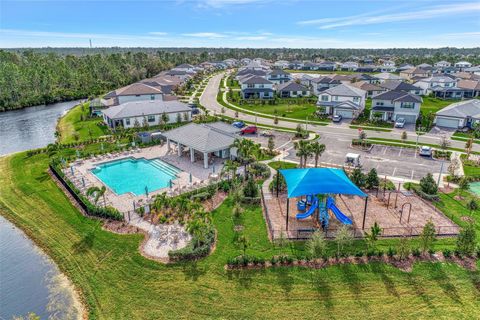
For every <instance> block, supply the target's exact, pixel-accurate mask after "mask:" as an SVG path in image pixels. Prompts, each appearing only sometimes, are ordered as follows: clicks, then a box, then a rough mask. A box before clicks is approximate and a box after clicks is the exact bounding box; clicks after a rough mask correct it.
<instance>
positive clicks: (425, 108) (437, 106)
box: [420, 96, 455, 115]
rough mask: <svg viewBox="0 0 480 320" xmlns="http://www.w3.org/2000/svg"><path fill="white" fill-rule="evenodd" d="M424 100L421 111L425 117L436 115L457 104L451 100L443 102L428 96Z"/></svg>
mask: <svg viewBox="0 0 480 320" xmlns="http://www.w3.org/2000/svg"><path fill="white" fill-rule="evenodd" d="M422 98H423V103H422V106H421V108H420V110H421V111H422V112H423V114H425V115H426V114H428V113H435V112H437V111H439V110H441V109H443V108H445V107H446V106H448V105H450V104H452V103H454V102H455V101H451V100H442V99H438V98H432V97H427V96H424V97H422Z"/></svg>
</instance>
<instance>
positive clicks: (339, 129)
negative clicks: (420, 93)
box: [200, 74, 480, 151]
mask: <svg viewBox="0 0 480 320" xmlns="http://www.w3.org/2000/svg"><path fill="white" fill-rule="evenodd" d="M222 77H223V74H218V75H216V76H213V77H212V78H211V79H210V81H209V82H208V84H207V87H206V88H205V91H204V93H203V94H202V96H201V97H200V103H201V104H202V105H203V106H204V107H206V108H207V109H209V110H210V111H211V112H214V113H217V114H221V111H222V105H221V104H219V103H218V102H217V93H218V90H219V86H220V81H221V79H222ZM224 115H226V116H229V117H235V112H234V111H233V110H231V109H228V108H225V113H224ZM238 119H239V120H243V121H249V122H256V123H257V124H259V125H261V124H265V125H270V126H273V125H274V123H273V119H269V118H262V117H260V116H257V117H256V116H254V115H251V114H244V113H241V112H239V115H238ZM297 125H298V123H295V122H289V121H285V120H279V122H278V126H279V127H284V128H290V129H295V128H296V127H297ZM308 129H309V130H311V131H314V132H316V133H318V134H320V135H322V136H323V135H331V134H334V136H335V137H336V138H337V139H349V140H351V139H353V138H357V137H358V130H356V129H350V128H349V127H348V125H347V124H340V125H339V124H333V123H332V124H329V125H327V126H320V125H314V124H308ZM365 132H366V133H367V136H368V137H369V138H384V139H395V140H400V135H401V132H402V131H401V130H393V131H392V132H376V131H371V130H369V131H365ZM440 139H441V137H440V136H435V135H430V134H426V135H422V136H420V137H419V139H418V141H419V144H423V143H427V144H438V143H439V142H440ZM407 140H409V141H416V136H415V135H414V134H410V135H409V137H408V139H407ZM450 143H451V144H450V146H451V147H454V148H461V149H463V148H464V147H465V142H463V141H455V140H451V141H450ZM473 149H474V150H475V151H480V146H479V145H477V144H475V145H474V148H473Z"/></svg>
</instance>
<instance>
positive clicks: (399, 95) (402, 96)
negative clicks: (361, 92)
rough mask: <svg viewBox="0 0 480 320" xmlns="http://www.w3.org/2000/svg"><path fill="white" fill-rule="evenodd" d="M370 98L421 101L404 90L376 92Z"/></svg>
mask: <svg viewBox="0 0 480 320" xmlns="http://www.w3.org/2000/svg"><path fill="white" fill-rule="evenodd" d="M372 100H388V101H399V102H420V103H422V101H423V100H422V98H421V97H419V96H417V95H415V94H411V93H408V92H405V91H394V90H392V91H387V92H383V93H380V94H377V95H376V96H374V97H373V98H372Z"/></svg>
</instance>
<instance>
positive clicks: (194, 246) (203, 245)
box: [168, 226, 215, 261]
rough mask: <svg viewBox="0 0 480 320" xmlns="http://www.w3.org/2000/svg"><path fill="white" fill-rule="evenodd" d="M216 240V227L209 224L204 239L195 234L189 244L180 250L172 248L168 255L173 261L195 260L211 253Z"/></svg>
mask: <svg viewBox="0 0 480 320" xmlns="http://www.w3.org/2000/svg"><path fill="white" fill-rule="evenodd" d="M214 242H215V229H214V228H213V227H212V226H208V227H207V229H206V232H205V233H204V235H203V237H202V239H199V238H197V237H196V236H195V235H194V236H193V237H192V240H191V241H190V242H189V244H188V245H187V246H186V247H184V248H182V249H179V250H171V251H169V252H168V257H169V258H170V260H171V261H185V260H195V259H199V258H202V257H205V256H207V255H208V254H209V253H210V248H211V246H212V245H213V243H214Z"/></svg>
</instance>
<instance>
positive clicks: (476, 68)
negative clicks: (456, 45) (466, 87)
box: [465, 65, 480, 72]
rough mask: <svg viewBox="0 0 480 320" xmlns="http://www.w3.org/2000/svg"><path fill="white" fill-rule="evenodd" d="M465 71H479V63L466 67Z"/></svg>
mask: <svg viewBox="0 0 480 320" xmlns="http://www.w3.org/2000/svg"><path fill="white" fill-rule="evenodd" d="M465 72H480V65H479V66H475V67H470V68H466V69H465Z"/></svg>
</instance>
